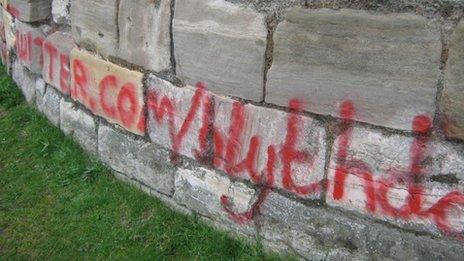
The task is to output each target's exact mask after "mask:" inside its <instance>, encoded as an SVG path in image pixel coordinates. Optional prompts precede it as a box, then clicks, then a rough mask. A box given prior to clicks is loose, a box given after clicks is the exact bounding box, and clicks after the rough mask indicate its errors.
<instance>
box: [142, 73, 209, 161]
mask: <svg viewBox="0 0 464 261" xmlns="http://www.w3.org/2000/svg"><path fill="white" fill-rule="evenodd" d="M148 86H149V87H148V104H147V108H148V117H149V119H148V124H149V127H148V132H149V134H150V138H151V140H152V141H153V142H155V143H157V144H159V145H161V146H163V147H165V148H168V149H170V150H173V151H175V152H177V153H179V154H182V155H184V156H187V157H190V158H193V159H195V158H198V157H200V156H201V154H202V153H201V151H202V147H201V146H202V145H201V142H202V139H203V141H204V142H206V141H205V139H206V137H204V136H203V135H202V131H203V130H202V128H205V124H206V129H207V128H208V124H209V122H208V121H204V115H207V113H208V106H207V102H208V99H210V96H208V95H209V94H208V93H207V92H206V91H204V90H199V89H195V88H193V87H190V86H186V87H184V88H179V87H176V86H174V85H172V84H171V83H169V82H167V81H165V80H162V79H159V78H157V77H156V76H150V77H149V79H148ZM166 101H168V103H169V104H168V103H167V102H166ZM195 108H197V109H195ZM189 114H190V115H191V116H188V115H189ZM207 116H208V115H207ZM182 129H184V130H182ZM183 132H185V133H184V134H182V133H183Z"/></svg>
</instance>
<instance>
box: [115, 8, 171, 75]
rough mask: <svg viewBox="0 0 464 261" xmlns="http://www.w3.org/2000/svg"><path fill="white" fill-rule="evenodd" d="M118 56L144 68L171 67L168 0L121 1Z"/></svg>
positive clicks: (162, 68)
mask: <svg viewBox="0 0 464 261" xmlns="http://www.w3.org/2000/svg"><path fill="white" fill-rule="evenodd" d="M118 23H119V51H118V56H119V57H120V58H122V59H124V60H127V61H128V62H131V63H134V64H137V65H140V66H143V67H144V68H146V69H148V70H153V71H162V70H167V69H170V67H171V36H170V27H171V0H162V1H149V0H132V1H121V3H120V6H119V17H118Z"/></svg>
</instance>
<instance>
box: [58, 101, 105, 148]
mask: <svg viewBox="0 0 464 261" xmlns="http://www.w3.org/2000/svg"><path fill="white" fill-rule="evenodd" d="M60 121H61V124H60V126H61V130H62V131H63V133H64V134H66V135H69V136H72V137H73V138H74V140H75V141H77V142H78V143H79V144H80V145H81V146H82V147H83V148H84V149H85V150H86V151H87V152H90V153H91V154H93V155H96V154H97V128H96V124H95V120H94V119H93V117H92V116H91V115H89V114H87V113H86V112H84V111H82V110H80V109H79V108H77V107H76V106H74V104H73V103H72V102H67V101H65V100H64V99H62V100H61V103H60Z"/></svg>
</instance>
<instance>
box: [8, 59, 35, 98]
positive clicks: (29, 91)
mask: <svg viewBox="0 0 464 261" xmlns="http://www.w3.org/2000/svg"><path fill="white" fill-rule="evenodd" d="M11 70H12V73H11V75H12V77H13V80H14V81H15V82H16V85H18V87H19V89H21V92H22V93H23V95H24V98H25V99H26V101H27V102H28V103H34V101H35V81H36V76H35V75H34V74H32V73H31V72H29V71H28V70H27V69H26V68H25V67H24V66H22V65H21V63H20V62H19V61H18V60H15V61H14V62H13V65H12V68H11Z"/></svg>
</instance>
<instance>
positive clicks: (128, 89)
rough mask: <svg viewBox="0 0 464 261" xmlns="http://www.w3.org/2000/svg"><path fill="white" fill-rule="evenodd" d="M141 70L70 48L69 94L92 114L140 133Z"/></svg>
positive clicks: (142, 124)
mask: <svg viewBox="0 0 464 261" xmlns="http://www.w3.org/2000/svg"><path fill="white" fill-rule="evenodd" d="M142 78H143V74H142V73H140V72H137V71H131V70H129V69H126V68H123V67H120V66H118V65H116V64H113V63H110V62H108V61H105V60H102V59H100V58H98V57H97V56H95V55H93V54H91V53H89V52H87V51H82V50H79V49H78V48H74V49H73V50H72V51H71V97H72V98H73V99H74V100H77V101H79V102H80V103H82V104H83V105H85V106H86V107H87V108H88V109H90V110H91V111H92V112H93V113H94V114H96V115H99V116H102V117H104V118H105V119H107V120H108V121H109V122H112V123H116V124H119V125H120V126H122V127H124V128H125V129H127V130H128V131H130V132H133V133H135V134H139V135H143V134H144V133H145V118H144V115H143V108H144V106H145V105H144V99H143V85H142Z"/></svg>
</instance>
